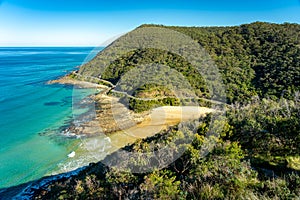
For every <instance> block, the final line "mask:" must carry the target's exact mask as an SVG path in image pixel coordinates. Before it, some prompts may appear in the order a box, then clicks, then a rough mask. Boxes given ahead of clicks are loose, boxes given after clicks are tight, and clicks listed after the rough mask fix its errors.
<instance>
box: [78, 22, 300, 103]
mask: <svg viewBox="0 0 300 200" xmlns="http://www.w3.org/2000/svg"><path fill="white" fill-rule="evenodd" d="M145 27H158V28H163V29H170V30H174V31H178V32H180V33H184V34H185V35H187V36H189V37H191V38H192V39H193V40H195V41H196V42H197V43H198V44H200V46H202V47H203V48H204V49H205V50H206V52H208V54H209V56H210V57H211V59H212V60H213V61H214V62H215V64H216V66H217V67H218V69H219V72H220V73H221V75H222V78H223V81H224V84H225V86H226V97H227V102H228V103H233V102H236V101H239V102H240V101H247V100H249V99H250V98H251V97H252V96H254V95H259V96H260V97H270V98H272V99H278V98H280V97H281V96H284V97H285V98H291V97H292V96H293V94H294V93H295V92H296V91H299V87H300V82H299V81H300V78H299V77H300V60H299V59H300V39H299V38H300V25H298V24H270V23H262V22H256V23H252V24H245V25H241V26H233V27H172V26H158V25H142V26H140V27H138V28H137V29H136V30H134V31H137V30H139V29H143V28H145ZM134 31H133V32H134ZM146 31H151V30H148V29H146ZM123 37H125V36H123ZM119 41H122V38H120V39H119ZM133 41H134V40H133ZM139 42H140V41H139ZM143 42H145V43H147V42H148V41H146V39H145V41H143ZM115 43H118V41H116V42H115ZM121 44H122V43H121ZM117 45H118V44H114V43H113V44H112V45H111V46H117ZM124 45H125V44H124ZM139 45H140V44H137V45H132V46H137V47H138V46H139ZM156 47H157V48H156V49H154V48H144V49H139V48H137V49H134V50H132V51H130V49H129V50H128V52H126V53H124V52H123V53H124V54H120V55H121V56H119V57H113V58H116V59H115V60H112V61H111V62H109V63H105V64H106V65H105V67H104V66H103V65H104V64H103V60H105V59H107V57H108V55H109V54H108V53H105V52H104V53H103V52H100V53H99V54H98V55H97V56H96V57H95V58H94V59H93V60H92V61H91V62H89V63H87V64H86V65H84V66H82V67H81V69H80V71H79V73H80V74H81V75H84V76H95V77H99V76H101V77H102V79H105V80H109V81H111V82H112V83H114V84H116V83H117V82H118V81H119V80H120V78H121V77H122V76H123V75H124V74H126V72H128V71H129V70H132V69H133V68H135V67H140V66H141V65H143V64H147V63H157V64H163V65H167V66H169V67H170V68H172V69H175V70H177V71H179V72H180V73H181V74H183V76H184V77H185V78H186V79H187V80H188V82H189V83H190V85H191V86H192V87H193V88H194V89H195V91H196V94H197V95H198V96H200V97H210V95H209V91H208V88H207V85H206V84H205V80H203V77H201V76H200V75H199V72H196V71H195V69H193V66H192V64H191V63H189V62H188V61H187V60H186V59H185V58H183V57H182V56H180V55H176V54H174V53H173V52H167V51H165V50H164V48H163V47H162V46H160V45H159V44H158V45H156ZM160 47H161V48H160ZM108 49H109V48H108ZM112 49H113V50H115V49H116V48H112ZM122 50H123V49H122ZM126 50H127V49H126ZM120 51H121V50H120ZM107 52H109V50H108V51H107ZM191 53H192V52H191ZM102 66H103V67H102ZM146 88H147V87H146ZM121 89H122V90H126V91H127V90H128V89H127V88H121ZM137 89H140V88H137Z"/></svg>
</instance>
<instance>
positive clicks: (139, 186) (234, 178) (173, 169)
mask: <svg viewBox="0 0 300 200" xmlns="http://www.w3.org/2000/svg"><path fill="white" fill-rule="evenodd" d="M299 103H300V102H299V98H296V99H295V100H293V101H292V100H291V101H288V100H285V99H281V101H280V102H275V101H272V100H270V99H262V100H259V99H253V100H252V102H251V104H248V105H244V106H240V105H235V106H234V107H233V108H231V109H230V110H229V111H228V113H227V118H225V117H224V119H221V120H219V121H217V122H216V123H215V124H219V125H220V124H221V123H222V124H223V125H224V128H223V130H220V132H219V134H220V137H214V136H212V138H211V139H213V140H215V142H216V145H215V146H214V149H213V150H212V151H211V152H210V153H209V154H208V155H207V156H204V157H200V156H199V155H200V151H201V147H202V146H203V145H205V143H206V142H207V140H206V139H205V138H207V136H206V133H207V132H208V131H209V129H210V128H213V127H210V126H209V121H210V117H211V116H207V117H204V118H202V119H200V120H199V121H200V124H199V126H198V131H197V133H183V132H181V131H180V130H179V129H178V126H175V127H171V128H170V129H169V130H167V131H164V132H162V133H158V134H157V135H155V136H153V137H150V138H147V139H144V140H139V141H137V142H135V143H134V144H133V145H131V146H127V147H125V148H124V150H126V151H130V152H136V153H140V155H141V156H140V157H139V159H137V160H139V161H137V160H136V161H132V165H135V167H140V168H143V167H145V165H147V162H146V160H147V157H145V154H142V153H146V152H153V151H154V150H155V149H157V148H158V147H161V146H164V145H167V144H170V143H174V144H178V141H180V140H182V139H184V137H191V138H193V141H192V142H191V143H190V144H183V143H180V142H179V144H181V145H173V148H174V150H175V151H176V149H180V148H186V149H187V150H186V151H185V153H184V154H183V155H182V156H180V157H179V159H177V160H175V161H174V162H173V163H171V164H170V165H169V166H167V167H166V168H164V169H160V170H155V171H153V172H148V173H142V174H134V173H131V172H130V170H129V169H128V171H126V170H125V171H123V170H124V169H123V170H122V171H119V170H118V169H120V168H118V169H117V168H107V167H106V166H104V164H102V162H99V163H96V164H92V165H90V166H88V167H87V168H86V169H85V170H83V171H82V172H81V173H80V174H79V175H76V176H73V177H71V178H67V179H63V180H58V181H56V182H54V183H52V184H50V185H49V186H48V187H47V188H44V189H40V190H39V191H38V192H37V193H36V194H35V195H36V196H35V197H36V198H43V199H57V198H58V199H74V198H77V199H98V198H100V199H118V198H119V199H297V198H298V197H299V194H300V176H299V171H300V169H299V167H300V159H299V158H300V157H299V155H300V154H299V153H300V148H299V144H300V134H299V130H300V123H299V117H300V116H299V115H300V110H299ZM185 139H186V138H185ZM123 154H124V152H122V151H118V152H116V153H114V154H112V155H110V156H108V157H107V158H106V160H107V161H108V162H110V161H109V160H110V159H111V158H114V160H118V158H122V157H123V156H124V155H123ZM164 157H165V155H161V157H159V156H158V162H160V161H162V160H164ZM143 160H144V161H145V162H143ZM143 163H144V164H143ZM121 166H122V164H121Z"/></svg>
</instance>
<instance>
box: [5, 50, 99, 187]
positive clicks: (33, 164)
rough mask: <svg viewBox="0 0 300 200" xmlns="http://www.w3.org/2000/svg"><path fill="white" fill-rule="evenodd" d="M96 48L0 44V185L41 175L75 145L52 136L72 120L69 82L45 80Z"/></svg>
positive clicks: (78, 62) (86, 57) (64, 71)
mask: <svg viewBox="0 0 300 200" xmlns="http://www.w3.org/2000/svg"><path fill="white" fill-rule="evenodd" d="M101 49H102V48H96V49H95V48H94V47H0V90H1V93H0V136H1V140H0V188H5V187H10V186H15V185H18V184H21V183H25V182H28V181H32V180H35V179H38V178H41V177H42V176H44V175H46V174H47V173H49V172H51V170H53V169H55V168H56V167H57V165H58V164H59V163H60V162H62V161H63V160H65V159H67V158H68V157H67V155H68V154H69V153H70V152H71V151H72V150H73V149H74V148H76V142H75V141H74V140H72V139H62V138H60V137H57V136H59V131H61V130H60V127H62V126H66V125H67V124H68V123H69V122H70V120H72V95H73V92H72V87H71V86H63V85H48V84H46V83H47V81H49V80H53V79H56V78H58V77H60V76H63V75H65V74H67V73H68V72H70V71H72V70H75V69H76V66H79V65H81V64H83V63H85V62H87V61H89V60H90V59H92V58H93V57H94V56H95V55H96V54H97V53H98V52H99V51H100V50H101ZM87 93H88V92H87Z"/></svg>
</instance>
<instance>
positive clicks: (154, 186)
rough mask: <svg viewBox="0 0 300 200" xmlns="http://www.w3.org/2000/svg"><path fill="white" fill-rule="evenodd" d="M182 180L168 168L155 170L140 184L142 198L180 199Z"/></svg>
mask: <svg viewBox="0 0 300 200" xmlns="http://www.w3.org/2000/svg"><path fill="white" fill-rule="evenodd" d="M179 185H180V181H176V175H175V174H173V173H171V172H170V171H167V170H162V171H159V172H153V173H151V174H150V175H148V176H146V177H145V181H144V183H142V184H141V185H140V188H141V192H142V194H143V196H142V198H146V199H149V198H151V199H152V198H153V199H178V197H179V192H180V190H179Z"/></svg>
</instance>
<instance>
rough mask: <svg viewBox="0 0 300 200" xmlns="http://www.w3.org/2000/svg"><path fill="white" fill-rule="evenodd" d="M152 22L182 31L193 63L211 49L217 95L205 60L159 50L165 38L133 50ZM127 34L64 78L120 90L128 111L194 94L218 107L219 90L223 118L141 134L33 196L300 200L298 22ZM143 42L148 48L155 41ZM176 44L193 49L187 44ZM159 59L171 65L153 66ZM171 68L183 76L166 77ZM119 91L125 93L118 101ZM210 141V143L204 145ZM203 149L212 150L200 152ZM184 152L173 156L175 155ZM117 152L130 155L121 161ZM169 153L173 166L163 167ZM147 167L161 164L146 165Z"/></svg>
mask: <svg viewBox="0 0 300 200" xmlns="http://www.w3.org/2000/svg"><path fill="white" fill-rule="evenodd" d="M153 27H154V28H162V29H161V30H164V29H168V30H172V31H178V32H180V33H184V34H185V35H187V36H189V37H190V38H192V40H193V41H192V42H191V44H192V43H193V42H195V43H197V44H199V45H200V46H201V47H203V49H204V52H203V51H201V52H202V53H203V54H201V55H199V56H200V57H199V59H200V60H201V59H202V60H205V62H203V61H202V60H201V61H200V63H201V64H204V65H205V63H211V62H210V61H207V56H208V55H209V57H210V59H211V60H212V61H213V62H214V63H215V66H217V67H218V70H219V72H220V74H221V78H222V79H223V84H224V85H225V91H224V92H225V93H223V92H222V90H221V87H218V86H217V87H213V86H212V84H213V83H216V84H217V83H219V82H218V81H219V80H217V78H218V77H217V76H216V79H213V80H210V81H211V82H209V81H208V78H207V77H206V76H205V75H206V73H207V71H208V72H209V70H210V69H213V68H210V67H211V66H213V65H207V66H203V69H204V70H207V71H205V72H203V74H204V76H201V73H199V72H198V71H197V68H196V66H195V64H194V63H193V62H190V61H189V60H187V59H185V58H184V57H183V56H180V52H175V51H174V52H169V51H166V48H165V46H164V43H163V42H162V43H157V44H156V47H157V48H152V47H151V45H149V46H146V47H147V48H131V46H130V45H136V46H137V47H138V46H139V45H141V44H140V42H141V41H143V37H142V36H141V37H140V36H138V37H140V38H136V40H132V39H133V38H130V37H133V36H134V34H135V33H139V31H143V30H158V29H151V28H153ZM143 28H146V29H143ZM147 28H150V29H147ZM172 33H173V32H172ZM145 34H146V33H145ZM147 34H148V33H147ZM151 34H154V35H155V34H156V33H151ZM133 36H132V35H130V34H129V35H125V36H123V37H124V38H125V39H124V38H123V39H124V40H123V41H122V38H120V39H119V40H117V41H115V42H114V43H112V44H111V45H110V46H108V47H107V48H106V49H105V50H103V51H102V52H100V53H99V54H98V55H97V56H96V57H95V58H94V59H93V60H92V61H90V62H89V63H87V64H85V65H83V66H82V67H81V68H80V70H79V72H78V74H76V73H73V74H72V75H70V76H72V78H77V79H85V80H87V81H91V82H97V81H98V82H97V83H104V82H105V83H106V84H108V85H111V84H110V83H112V84H113V85H115V86H114V90H116V91H119V93H113V92H112V91H111V94H112V95H115V96H118V95H119V96H120V97H121V100H120V102H121V103H124V102H125V103H124V104H126V101H125V100H126V98H129V102H128V104H129V108H131V109H132V110H134V111H136V112H139V111H145V110H149V109H150V108H152V107H155V106H160V105H186V104H187V105H190V104H193V103H195V102H193V100H195V101H196V102H197V103H200V104H203V103H205V102H203V101H202V100H203V99H208V100H209V99H213V100H216V101H219V102H220V103H222V101H223V100H224V99H222V95H226V100H224V101H225V102H223V103H226V106H227V107H226V109H227V110H226V115H224V116H222V117H220V118H216V119H215V120H214V121H213V122H214V123H213V124H211V121H212V120H213V119H214V115H213V114H210V115H207V116H205V117H200V118H199V120H196V122H197V123H196V124H197V127H196V128H195V131H194V132H193V131H189V130H187V129H184V128H181V126H182V124H178V125H175V126H172V127H169V128H168V129H167V130H164V131H161V132H159V133H157V134H156V135H154V136H151V137H148V138H145V139H139V140H137V141H136V142H135V143H134V144H132V145H127V146H126V147H124V148H122V149H120V150H119V151H117V152H115V153H113V154H111V155H109V156H107V157H106V158H105V159H104V160H103V161H100V162H97V163H92V164H90V165H89V166H86V167H85V168H84V169H83V170H81V171H80V172H79V173H78V174H75V175H72V176H70V177H63V178H59V179H57V180H55V181H52V182H50V183H49V184H47V185H45V186H43V187H40V188H37V189H35V188H32V189H31V190H30V191H31V192H32V194H33V196H34V198H35V199H298V198H299V196H300V176H299V173H300V146H299V144H300V131H299V130H300V122H299V118H300V110H299V108H300V107H299V103H300V99H299V89H300V83H299V81H300V25H298V24H270V23H262V22H256V23H252V24H245V25H241V26H233V27H173V26H161V25H142V26H140V27H138V28H137V29H135V30H134V31H133ZM155 36H157V37H159V34H156V35H155ZM126 37H127V38H126ZM170 37H171V36H170ZM128 38H129V39H130V40H129V39H128ZM126 39H128V40H126ZM145 40H146V41H144V42H145V43H149V44H150V43H151V41H152V42H153V41H155V39H153V40H151V41H147V39H145ZM121 41H122V42H123V43H122V45H124V46H125V47H126V48H125V49H124V48H122V46H121V45H120V44H121V43H120V42H121ZM124 41H125V42H124ZM128 41H130V42H131V41H136V43H137V44H132V43H129V42H128ZM170 41H172V38H170ZM126 42H128V43H126ZM180 42H182V41H178V43H180ZM176 45H177V43H173V44H172V46H176ZM158 47H159V48H158ZM182 49H183V51H184V50H186V49H187V54H193V49H189V48H187V47H182ZM206 53H208V54H206ZM112 58H115V59H112ZM149 63H150V65H148V64H149ZM160 64H161V65H166V66H169V68H170V69H166V68H163V67H161V68H160V66H159V65H160ZM143 67H145V68H143ZM135 68H140V69H142V71H145V72H147V73H148V74H150V75H152V74H151V73H153V74H155V73H157V72H161V71H162V72H163V73H165V74H168V77H167V79H168V81H169V82H168V84H169V83H170V85H171V86H170V85H168V84H165V82H164V81H165V76H163V75H159V76H157V77H155V78H153V79H151V78H149V77H148V76H147V75H148V74H143V73H139V71H137V72H135V71H134V69H135ZM168 70H169V71H168ZM172 70H175V71H178V72H180V74H182V76H178V75H177V74H175V73H171V72H173V71H172ZM129 72H130V73H129ZM128 73H129V75H130V76H128ZM126 74H127V75H126ZM175 75H176V76H175ZM127 76H128V77H127ZM146 79H147V81H146V82H143V80H146ZM103 81H104V82H103ZM107 81H109V82H110V83H107ZM136 83H138V84H136ZM135 84H136V85H135ZM211 89H213V90H214V92H213V93H211V91H210V90H211ZM120 91H121V92H124V93H128V94H130V96H129V97H128V96H127V97H123V95H122V93H120ZM178 91H180V92H178ZM189 98H190V99H189ZM149 99H150V100H149ZM206 104H207V105H208V106H209V105H211V104H213V102H212V101H209V103H207V102H206ZM190 123H191V124H192V122H190ZM191 124H189V122H186V124H185V125H186V126H192V125H191ZM183 141H190V142H189V143H185V142H183ZM211 143H213V144H214V146H212V147H210V144H211ZM164 147H172V150H173V151H166V152H161V151H158V150H159V149H163V148H164ZM210 148H211V149H210ZM203 149H204V150H206V149H209V150H210V151H209V152H208V153H207V154H205V156H202V155H204V154H203V151H204V150H203ZM182 150H184V151H183V153H182V154H181V155H180V156H179V157H176V153H174V152H181V151H182ZM125 152H130V153H134V155H135V156H134V157H128V154H126V153H125ZM153 152H155V156H153ZM168 159H171V160H172V162H169V164H167V165H165V164H166V163H168ZM116 163H118V165H116ZM153 163H154V164H155V166H159V167H160V168H159V169H155V170H154V171H147V169H148V166H149V165H154V164H153ZM106 165H108V166H114V165H116V166H117V167H111V168H110V167H107V166H106ZM120 169H122V170H120ZM133 169H134V170H136V171H134V170H133ZM137 171H139V172H141V173H137ZM30 191H29V192H30Z"/></svg>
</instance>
